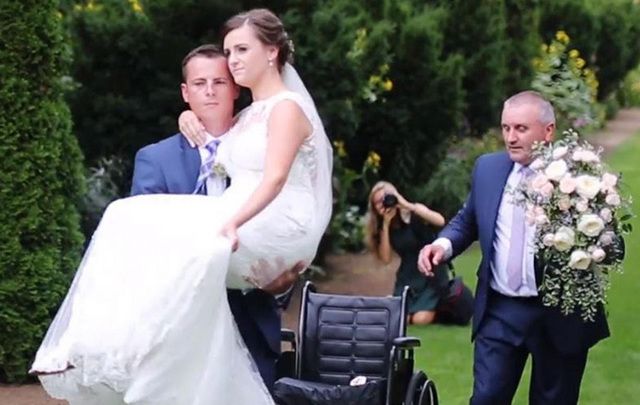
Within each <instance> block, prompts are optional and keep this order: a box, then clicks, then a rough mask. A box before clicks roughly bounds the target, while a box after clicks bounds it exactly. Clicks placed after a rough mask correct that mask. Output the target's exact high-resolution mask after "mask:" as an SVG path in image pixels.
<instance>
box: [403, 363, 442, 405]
mask: <svg viewBox="0 0 640 405" xmlns="http://www.w3.org/2000/svg"><path fill="white" fill-rule="evenodd" d="M404 405H438V392H437V391H436V385H435V384H434V382H433V381H431V380H430V379H429V377H427V375H426V374H425V373H424V372H423V371H421V370H419V371H416V372H415V373H413V376H412V377H411V381H410V382H409V386H408V387H407V394H406V396H405V398H404Z"/></svg>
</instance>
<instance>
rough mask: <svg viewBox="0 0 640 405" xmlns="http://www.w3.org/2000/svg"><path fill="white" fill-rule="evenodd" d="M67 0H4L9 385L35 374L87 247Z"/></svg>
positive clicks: (2, 212)
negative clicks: (33, 364)
mask: <svg viewBox="0 0 640 405" xmlns="http://www.w3.org/2000/svg"><path fill="white" fill-rule="evenodd" d="M57 3H58V2H57V1H29V2H18V1H4V2H1V3H0V43H1V44H2V46H0V60H1V61H2V62H1V63H0V77H2V79H1V80H0V110H2V114H0V156H2V159H1V160H0V162H1V163H0V382H6V381H10V382H13V381H21V380H24V379H25V378H26V373H27V370H28V369H29V366H30V361H31V359H32V358H33V355H34V354H35V351H36V349H37V348H38V344H39V343H40V341H41V339H42V337H43V336H44V333H45V331H46V329H47V326H48V324H49V322H50V321H51V317H52V315H53V314H54V313H55V310H56V307H57V306H58V305H59V304H60V302H61V301H62V297H63V296H64V293H65V292H66V290H67V287H68V285H69V282H70V280H71V274H72V273H73V271H74V269H75V267H76V265H77V263H78V260H79V256H80V252H81V248H82V240H83V238H82V234H81V233H80V227H79V215H78V211H77V209H76V205H77V203H78V202H79V200H80V196H81V195H82V191H83V190H82V188H83V175H82V154H81V153H80V149H79V147H78V144H77V142H76V139H75V138H74V136H73V135H72V133H71V116H70V113H69V109H68V108H67V105H66V104H65V102H64V92H65V90H66V89H67V87H68V82H69V78H68V76H66V75H67V73H68V64H69V60H70V55H71V52H70V49H69V46H68V44H67V42H66V37H65V35H64V30H63V24H62V15H61V14H60V12H59V11H58V4H57Z"/></svg>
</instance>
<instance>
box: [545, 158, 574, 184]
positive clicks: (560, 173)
mask: <svg viewBox="0 0 640 405" xmlns="http://www.w3.org/2000/svg"><path fill="white" fill-rule="evenodd" d="M568 169H569V168H568V167H567V162H565V161H564V160H554V161H553V162H551V163H550V164H549V166H547V168H546V169H544V174H545V175H546V176H547V177H548V178H549V179H551V180H554V181H560V179H561V178H563V177H564V175H565V174H567V170H568Z"/></svg>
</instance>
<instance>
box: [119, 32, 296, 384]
mask: <svg viewBox="0 0 640 405" xmlns="http://www.w3.org/2000/svg"><path fill="white" fill-rule="evenodd" d="M182 75H183V81H184V82H183V83H182V84H181V91H182V97H183V99H184V101H185V102H186V103H188V104H189V107H190V108H191V110H192V111H193V112H194V113H195V115H196V116H197V117H198V118H199V119H200V121H201V122H202V124H203V126H204V129H205V131H206V136H207V144H206V145H205V146H203V147H200V148H193V147H191V146H190V145H189V143H188V142H187V140H186V138H185V137H184V136H183V135H182V134H180V133H178V134H175V135H173V136H170V137H168V138H166V139H163V140H161V141H160V142H158V143H154V144H151V145H148V146H145V147H143V148H142V149H140V150H139V151H138V153H137V154H136V159H135V166H134V172H133V181H132V187H131V195H138V194H154V193H164V194H193V193H194V192H196V193H199V194H207V195H220V194H222V192H223V191H224V189H225V188H226V186H227V179H226V178H223V177H221V176H220V175H216V174H215V173H211V169H212V166H213V162H214V161H215V153H216V151H217V145H219V143H220V142H224V140H225V137H226V136H227V135H226V133H227V131H228V130H229V129H230V128H231V126H232V124H233V109H234V101H235V100H236V98H237V97H238V94H239V89H238V86H237V85H236V84H235V83H234V82H233V79H232V78H231V75H230V73H229V69H228V67H227V60H226V57H225V56H224V54H223V53H222V51H221V50H220V49H219V48H218V47H217V46H215V45H202V46H200V47H198V48H196V49H194V50H192V51H191V52H189V53H188V54H187V56H185V58H184V59H183V61H182ZM211 215H215V212H212V213H211ZM299 270H301V268H300V266H297V267H296V268H294V269H292V270H291V271H288V272H285V273H284V274H283V275H282V276H281V277H280V278H278V279H277V280H275V281H274V282H272V283H271V284H270V285H268V286H267V287H266V288H264V289H262V290H259V289H253V290H249V291H240V290H227V295H228V300H229V305H230V307H231V311H232V312H233V315H234V318H235V320H236V323H237V325H238V329H239V330H240V333H241V335H242V337H243V339H244V341H245V344H246V345H247V348H248V349H249V351H250V352H251V355H252V356H253V359H254V361H255V362H256V365H257V367H258V369H259V371H260V374H261V376H262V378H263V380H264V382H265V384H266V385H267V387H268V388H269V389H271V388H272V386H273V383H274V381H275V378H276V375H275V373H276V371H275V363H276V360H277V359H278V357H279V354H280V314H279V310H278V304H277V302H276V299H275V298H274V294H281V293H282V292H284V291H287V290H288V289H289V287H290V286H292V285H293V283H294V282H295V280H296V279H297V274H298V271H299Z"/></svg>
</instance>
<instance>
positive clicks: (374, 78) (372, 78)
mask: <svg viewBox="0 0 640 405" xmlns="http://www.w3.org/2000/svg"><path fill="white" fill-rule="evenodd" d="M381 82H382V78H381V77H380V76H378V75H372V76H369V86H371V87H375V86H377V85H378V84H380V83H381Z"/></svg>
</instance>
